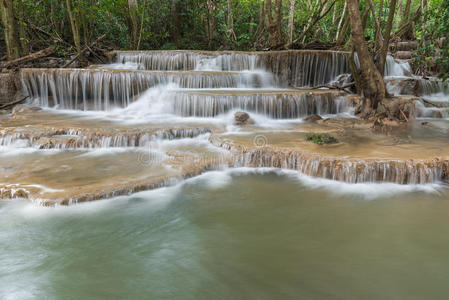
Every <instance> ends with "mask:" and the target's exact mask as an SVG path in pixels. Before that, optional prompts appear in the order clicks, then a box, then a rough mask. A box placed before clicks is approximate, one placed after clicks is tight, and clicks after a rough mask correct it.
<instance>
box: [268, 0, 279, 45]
mask: <svg viewBox="0 0 449 300" xmlns="http://www.w3.org/2000/svg"><path fill="white" fill-rule="evenodd" d="M281 8H282V0H276V3H275V8H274V11H275V12H274V16H273V14H272V5H271V0H265V25H266V27H267V30H268V38H269V46H270V49H277V48H279V47H280V46H282V45H283V40H282V28H281V21H282V14H281Z"/></svg>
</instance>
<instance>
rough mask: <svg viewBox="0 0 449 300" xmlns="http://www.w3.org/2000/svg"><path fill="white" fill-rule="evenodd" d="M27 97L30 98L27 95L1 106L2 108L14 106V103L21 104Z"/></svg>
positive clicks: (0, 108)
mask: <svg viewBox="0 0 449 300" xmlns="http://www.w3.org/2000/svg"><path fill="white" fill-rule="evenodd" d="M26 99H28V96H25V97H23V98H20V99H19V100H16V101H13V102H9V103H6V104H3V105H1V106H0V110H2V109H5V108H8V107H11V106H14V105H16V104H19V103H22V102H23V101H25V100H26Z"/></svg>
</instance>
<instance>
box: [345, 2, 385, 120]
mask: <svg viewBox="0 0 449 300" xmlns="http://www.w3.org/2000/svg"><path fill="white" fill-rule="evenodd" d="M346 1H347V3H348V11H349V17H350V21H351V39H352V44H353V46H354V48H355V50H356V52H357V56H358V59H359V62H360V88H361V89H362V92H363V96H364V112H363V114H364V115H367V114H369V113H371V112H372V109H374V110H375V109H377V107H378V105H379V103H380V102H381V101H382V100H383V99H384V97H385V85H384V80H383V77H382V75H381V74H380V73H379V70H378V69H377V68H376V65H375V64H374V60H373V57H372V56H371V54H370V52H369V50H368V45H367V44H366V41H365V36H364V32H363V31H364V30H363V26H362V20H361V17H360V10H359V2H358V1H357V0H346ZM354 77H356V76H354Z"/></svg>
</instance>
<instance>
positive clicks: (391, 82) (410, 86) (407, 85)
mask: <svg viewBox="0 0 449 300" xmlns="http://www.w3.org/2000/svg"><path fill="white" fill-rule="evenodd" d="M385 83H386V85H387V89H388V92H389V93H392V94H394V95H417V93H418V85H419V82H418V81H417V80H416V79H414V78H386V79H385Z"/></svg>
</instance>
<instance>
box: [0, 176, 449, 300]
mask: <svg viewBox="0 0 449 300" xmlns="http://www.w3.org/2000/svg"><path fill="white" fill-rule="evenodd" d="M443 192H444V191H443V190H442V189H441V188H439V187H438V186H427V187H419V186H400V185H391V184H378V185H376V184H366V185H361V186H360V185H359V186H354V185H350V184H344V183H336V182H329V181H323V180H320V179H313V178H310V177H306V176H301V175H298V174H297V173H296V172H285V171H270V170H266V171H263V170H259V171H257V170H249V169H237V170H234V171H232V172H230V171H228V172H212V173H205V174H204V175H202V176H200V177H198V178H195V179H192V180H188V181H186V182H185V183H183V184H181V185H178V186H175V187H170V188H163V189H160V190H155V191H150V192H143V193H139V194H135V195H133V196H127V197H122V198H118V199H110V200H105V201H98V202H92V203H88V204H83V205H78V206H73V207H58V208H52V209H48V208H39V207H36V206H34V205H32V204H30V203H29V202H27V201H25V200H14V201H13V200H11V201H2V202H0V211H1V213H2V216H3V217H2V218H1V220H0V228H1V231H0V240H1V244H2V245H3V246H2V247H3V249H2V251H1V252H0V262H1V263H0V274H2V280H1V282H0V298H2V299H61V298H67V297H68V298H73V299H108V298H114V299H117V298H126V299H142V298H150V299H167V298H169V299H211V298H213V299H230V298H231V299H254V298H258V299H273V298H277V299H298V298H312V299H329V298H339V299H340V298H341V299H362V298H364V299H366V298H370V299H373V298H376V299H381V298H382V299H384V298H394V299H423V298H427V297H429V296H430V297H431V298H433V299H444V298H446V297H447V281H448V280H449V266H448V264H447V260H448V259H449V254H448V251H447V249H448V247H449V235H448V231H447V228H448V227H449V219H448V218H447V211H448V210H449V207H448V205H449V201H447V200H448V197H447V194H445V195H446V196H444V194H442V193H443Z"/></svg>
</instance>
